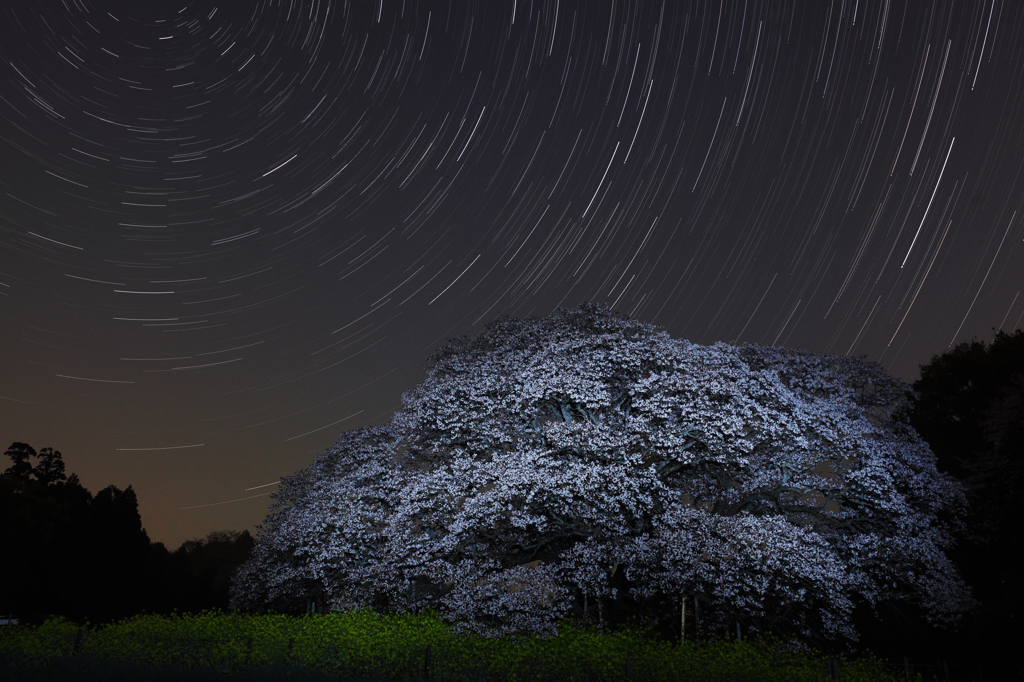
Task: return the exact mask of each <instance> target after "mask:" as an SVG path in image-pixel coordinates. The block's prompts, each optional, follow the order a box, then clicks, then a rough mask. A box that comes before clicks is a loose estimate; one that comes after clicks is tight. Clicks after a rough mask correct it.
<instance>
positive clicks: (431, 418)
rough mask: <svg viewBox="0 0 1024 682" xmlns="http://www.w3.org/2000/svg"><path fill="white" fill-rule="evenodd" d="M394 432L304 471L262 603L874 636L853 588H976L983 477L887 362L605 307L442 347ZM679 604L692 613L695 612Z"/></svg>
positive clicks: (284, 488)
mask: <svg viewBox="0 0 1024 682" xmlns="http://www.w3.org/2000/svg"><path fill="white" fill-rule="evenodd" d="M427 370H428V374H429V376H428V378H427V380H426V381H424V382H423V383H422V384H420V385H419V386H417V387H416V388H415V389H413V390H411V391H409V392H408V393H406V394H405V395H404V396H403V405H404V406H403V409H401V410H400V411H399V412H397V413H396V414H395V416H394V418H393V419H392V421H391V423H390V424H387V425H385V426H377V427H367V428H363V429H356V430H353V431H350V432H348V433H345V434H343V435H342V436H341V438H340V439H339V440H338V442H337V443H336V444H335V445H334V446H333V447H332V448H330V449H328V450H327V451H326V452H325V453H323V454H322V455H320V456H319V457H317V458H316V460H315V461H314V462H313V463H312V465H311V466H310V467H309V468H307V469H306V470H304V471H301V472H298V473H296V474H295V475H293V476H291V477H288V478H286V479H285V480H284V481H283V482H282V485H281V487H280V490H279V492H278V493H277V494H276V497H275V502H274V505H273V506H272V508H271V512H270V514H269V515H268V517H267V518H266V520H265V521H264V524H263V525H262V526H261V527H260V531H259V533H258V537H257V543H256V547H255V549H254V553H253V556H252V558H251V559H250V560H249V561H248V562H247V563H246V564H244V565H243V566H242V567H241V569H240V570H239V572H238V573H237V574H236V577H235V581H234V584H233V587H232V597H233V600H232V604H233V606H234V607H235V608H238V609H266V608H275V609H278V610H297V609H301V608H309V607H310V605H311V604H313V603H317V604H319V605H320V608H329V609H344V610H348V609H352V608H357V607H363V606H372V607H374V608H377V609H391V610H419V609H423V608H434V609H438V610H439V611H440V613H441V614H442V615H443V616H444V617H446V618H447V619H449V620H451V621H453V622H457V623H458V628H460V629H464V630H470V631H475V632H479V633H481V634H485V635H503V634H507V633H521V632H532V633H538V634H553V633H554V631H555V629H556V627H557V623H558V621H559V620H560V619H561V618H563V617H566V616H571V615H575V616H576V617H578V618H584V619H590V620H593V621H603V620H606V619H609V620H612V621H614V620H615V618H616V617H621V616H622V615H625V614H630V613H632V614H637V613H639V614H644V615H648V616H651V617H653V618H658V617H665V616H667V615H668V614H670V613H673V614H678V609H679V601H680V599H681V598H684V597H686V596H687V595H689V596H692V597H694V598H696V599H697V600H698V601H699V603H700V604H701V614H702V619H703V620H704V621H705V624H706V627H712V628H725V627H730V626H731V625H732V624H733V622H734V621H739V622H742V623H743V624H744V625H745V626H746V627H747V628H748V629H753V630H755V631H766V630H773V631H774V632H776V633H789V634H793V635H798V636H801V637H803V638H805V639H809V640H819V641H820V640H850V639H855V638H856V636H857V633H856V631H855V629H854V627H853V625H852V624H851V618H850V616H851V612H852V610H853V608H854V605H855V604H856V603H858V602H864V603H867V604H869V605H872V606H874V605H877V604H879V603H881V602H883V601H891V600H906V601H909V602H913V603H915V604H918V605H920V606H921V607H922V608H923V609H924V610H925V611H926V613H927V614H929V617H930V618H931V619H932V620H933V621H935V622H937V623H945V624H948V623H952V622H955V621H956V619H957V618H958V617H959V615H960V614H961V613H962V612H964V610H965V609H967V608H968V607H969V606H970V605H971V603H972V600H971V597H970V594H969V591H968V590H967V588H966V587H965V585H964V584H963V581H962V580H960V578H959V577H958V575H957V572H956V570H955V568H954V567H953V565H952V564H951V563H950V561H949V560H948V559H947V557H946V554H945V550H946V549H947V548H948V547H949V546H950V545H951V543H952V533H953V531H954V530H955V529H956V528H957V527H958V525H959V517H960V515H961V514H962V512H963V506H964V494H963V490H962V488H961V486H960V485H959V484H958V483H957V482H956V481H955V480H954V479H952V478H951V477H950V476H948V475H944V474H941V473H939V471H938V470H937V469H936V465H935V456H934V455H933V454H932V452H931V451H930V450H929V448H928V446H927V444H926V443H925V442H924V441H923V440H921V438H920V437H919V436H918V435H917V433H916V432H915V431H914V429H913V428H911V427H910V425H909V423H908V412H909V407H910V403H909V400H908V396H909V394H910V388H909V387H908V386H906V385H905V384H903V383H901V382H899V381H898V380H896V379H894V378H893V377H891V376H889V375H887V374H886V373H885V372H884V371H883V370H882V368H881V367H880V366H878V365H877V364H874V363H869V362H866V361H864V360H860V359H855V358H846V357H841V356H826V355H819V354H814V353H810V352H806V351H801V350H795V349H788V348H774V347H771V348H768V347H761V346H753V345H744V346H733V345H729V344H724V343H717V344H715V345H713V346H701V345H697V344H693V343H690V342H688V341H683V340H675V339H672V338H670V337H669V336H668V334H667V333H665V332H664V331H661V330H658V329H656V328H655V327H653V326H651V325H647V324H643V323H640V322H638V321H635V320H631V319H628V318H625V317H623V316H621V315H618V314H616V313H613V312H610V311H608V310H606V309H604V308H602V307H600V306H597V305H585V306H583V307H581V308H579V309H575V310H569V311H566V310H562V309H560V310H558V311H556V312H555V313H554V314H552V315H551V316H549V317H547V318H543V319H536V318H531V319H528V320H515V319H509V318H503V319H500V320H497V321H495V322H492V323H491V324H489V325H488V326H487V329H486V331H485V332H484V333H483V334H481V335H480V336H479V337H476V338H469V337H463V338H460V339H457V340H455V341H454V342H452V343H450V344H449V345H447V346H445V347H443V348H441V349H440V350H438V351H437V352H436V353H434V354H433V355H432V356H431V357H430V358H429V359H428V362H427ZM676 617H678V616H676Z"/></svg>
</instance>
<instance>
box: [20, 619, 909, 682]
mask: <svg viewBox="0 0 1024 682" xmlns="http://www.w3.org/2000/svg"><path fill="white" fill-rule="evenodd" d="M79 631H80V628H79V627H78V626H77V625H75V624H73V623H70V622H68V621H66V620H63V619H54V620H50V621H47V622H46V623H45V624H44V625H42V626H40V627H29V626H21V625H19V626H5V627H2V628H0V660H2V667H0V679H2V680H6V679H9V680H12V682H13V681H17V682H23V681H24V682H28V681H29V680H32V681H33V682H34V681H35V680H54V682H69V681H70V680H75V681H76V682H77V681H78V680H97V682H99V681H100V680H102V681H103V682H116V681H117V680H126V681H127V680H131V681H132V682H136V681H140V680H160V681H167V682H172V681H174V682H181V681H184V680H197V681H198V680H203V681H208V680H216V681H217V682H226V681H228V680H232V681H233V680H246V681H251V682H259V681H264V680H266V681H267V682H269V681H270V680H296V681H299V682H307V681H308V682H323V681H324V680H327V679H332V680H337V679H339V678H341V679H346V680H357V679H376V680H412V679H419V678H422V677H423V675H424V673H425V672H426V673H428V674H429V677H430V678H431V679H434V680H459V681H463V680H465V681H470V680H479V681H480V682H485V681H487V682H490V681H492V680H493V681H496V682H497V681H501V682H533V681H535V680H551V681H554V682H593V681H596V680H616V681H618V680H625V679H626V671H627V665H628V667H629V679H630V680H635V681H643V680H652V681H654V680H658V681H660V680H693V681H698V680H701V681H705V680H707V681H723V682H724V681H726V680H729V681H735V682H740V681H743V682H755V681H756V682H803V681H807V682H810V681H812V680H813V681H814V682H817V681H818V680H825V679H827V675H826V668H825V664H824V662H823V659H824V658H825V656H824V655H823V654H821V653H820V652H817V651H813V650H809V651H803V652H799V653H794V652H792V651H791V650H787V647H785V646H783V644H782V643H781V642H779V641H777V640H773V639H771V638H763V639H761V640H760V641H758V642H736V641H734V640H719V641H714V642H701V643H692V642H687V643H685V644H682V645H680V644H679V643H667V642H663V641H659V640H657V639H655V638H654V637H652V636H651V635H650V632H649V631H646V630H643V629H629V628H622V629H620V630H619V631H618V632H616V633H614V634H600V633H598V632H596V631H594V630H589V629H583V628H580V627H578V626H577V625H575V624H573V623H572V622H570V621H565V622H563V623H562V625H561V626H560V627H559V634H558V636H557V637H552V638H548V639H542V638H539V637H518V638H502V639H485V638H481V637H470V636H462V635H457V634H455V633H452V632H451V631H450V627H449V625H447V624H446V623H444V622H442V621H441V620H439V619H438V618H437V616H436V614H433V613H429V614H420V615H415V614H392V615H381V616H378V615H377V614H375V613H373V612H371V611H357V612H352V613H332V614H328V615H315V616H288V615H280V614H269V615H224V614H220V613H216V612H203V613H200V614H196V615H189V614H185V615H173V616H155V615H141V616H135V617H132V618H129V619H126V620H124V621H121V622H118V623H113V624H109V625H106V626H102V627H98V628H91V627H89V626H88V624H87V625H86V627H84V628H81V633H82V634H81V637H80V638H79ZM76 640H77V651H76ZM428 646H429V647H430V666H429V669H428V670H426V671H425V670H424V665H425V662H426V660H425V659H426V652H427V647H428ZM915 677H916V676H915ZM915 677H912V678H911V679H915ZM841 679H842V680H843V681H844V682H869V681H870V682H876V681H877V682H896V681H897V680H898V681H899V682H905V680H906V678H905V677H904V675H903V671H902V670H900V671H898V672H897V671H895V670H892V668H891V667H890V666H884V665H881V662H880V661H878V660H876V659H873V658H870V657H867V658H861V659H858V660H854V661H843V662H842V664H841ZM916 679H920V678H916Z"/></svg>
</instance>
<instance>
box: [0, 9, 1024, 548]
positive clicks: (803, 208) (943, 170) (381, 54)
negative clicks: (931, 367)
mask: <svg viewBox="0 0 1024 682" xmlns="http://www.w3.org/2000/svg"><path fill="white" fill-rule="evenodd" d="M1022 16H1024V13H1022V10H1021V8H1020V7H1019V6H1018V5H1017V4H1015V3H1012V2H1007V1H1005V0H989V1H988V2H975V3H953V2H935V3H917V2H909V1H900V0H832V1H829V2H813V3H805V2H784V1H766V2H757V1H754V0H743V1H739V0H735V1H732V2H725V1H723V0H694V1H692V2H687V1H678V2H677V1H672V2H669V1H667V0H666V1H664V2H656V1H646V0H645V1H638V0H609V1H605V2H571V1H569V0H550V1H548V0H508V1H505V0H503V1H500V2H497V1H487V2H483V1H480V2H470V1H467V2H440V1H439V2H428V1H425V0H424V1H417V0H373V1H371V2H352V1H349V0H312V1H309V0H267V1H263V2H251V3H235V2H231V3H217V2H203V3H199V2H165V1H157V2H146V3H137V2H110V3H100V2H92V1H90V0H62V1H61V2H56V1H52V0H43V1H41V2H34V3H5V4H4V7H3V9H2V15H0V17H2V18H0V57H2V59H0V149H2V150H3V157H2V158H3V164H2V166H0V316H2V320H3V322H2V330H3V332H2V334H0V344H2V346H0V352H2V360H0V414H2V415H3V418H2V419H0V424H2V427H3V428H2V429H0V436H2V437H4V438H6V440H7V442H11V441H25V442H30V443H33V444H35V445H36V446H37V447H44V446H54V447H56V448H57V449H60V450H62V451H63V452H64V453H65V456H66V459H67V460H68V463H69V469H70V470H71V471H77V472H80V474H81V476H82V480H83V482H84V483H85V484H86V485H87V486H89V487H91V488H94V489H95V488H98V487H103V486H105V485H106V484H108V483H110V482H114V483H117V484H118V485H121V486H124V485H127V484H128V483H132V484H134V486H135V489H136V490H137V491H138V493H139V497H140V500H141V501H142V503H143V506H142V508H141V509H142V513H143V520H144V523H145V525H146V526H147V528H149V529H150V532H151V534H152V535H153V536H154V537H155V538H157V539H164V540H167V541H169V542H178V541H180V540H182V539H185V538H186V537H191V536H197V535H203V534H205V533H206V532H207V531H209V530H210V529H212V528H215V527H236V528H237V527H244V526H249V525H251V524H253V523H255V522H258V521H259V519H260V518H261V517H262V515H263V513H264V512H265V510H266V505H267V501H268V498H267V497H266V496H265V495H266V493H267V492H268V491H269V490H273V487H272V486H270V487H258V486H265V485H266V484H268V483H270V482H272V481H275V480H277V477H278V476H280V475H285V474H289V473H291V472H293V471H295V470H296V469H299V468H302V467H304V466H305V465H306V464H307V463H308V461H309V459H310V457H311V456H312V455H313V454H315V453H317V452H318V451H320V450H322V449H323V448H324V447H325V446H327V445H329V444H330V443H332V442H333V441H334V440H335V438H336V437H337V434H338V433H339V432H341V431H344V430H348V429H351V428H355V427H357V426H361V425H365V424H372V423H382V422H384V421H387V420H388V419H389V418H390V416H391V414H392V412H393V411H394V410H395V409H396V408H398V407H399V406H400V395H401V393H402V391H404V390H408V389H410V388H412V387H413V386H414V385H415V384H417V383H418V382H419V381H421V380H422V379H423V378H424V376H425V374H424V371H423V369H422V363H423V360H424V358H425V357H426V356H427V355H428V354H429V353H430V352H431V351H432V350H434V349H435V348H437V347H438V346H439V345H440V344H442V343H444V342H445V340H446V339H448V338H450V337H454V336H459V335H464V334H476V333H479V332H480V331H481V330H482V328H483V326H484V325H485V324H486V323H487V322H489V321H490V320H492V319H494V318H497V317H499V316H502V315H512V316H515V317H526V316H529V315H537V316H542V315H547V314H549V313H550V312H552V311H553V310H554V309H555V308H557V307H574V306H576V305H578V304H580V303H582V302H585V301H600V302H603V303H605V304H606V305H609V306H611V307H613V308H614V309H616V310H618V311H620V312H623V313H625V314H627V315H630V316H632V317H635V318H638V319H640V320H643V321H645V322H651V323H654V324H657V325H660V326H662V327H665V328H666V329H667V330H668V331H669V332H670V333H671V334H672V335H673V336H674V337H677V338H687V339H690V340H691V341H694V342H697V343H713V342H715V341H726V342H730V343H760V344H765V345H785V346H795V347H801V348H807V349H810V350H814V351H819V352H829V353H836V354H845V355H866V356H867V357H868V358H869V359H871V360H876V361H878V362H880V363H881V364H882V365H883V366H884V367H886V368H887V369H888V370H889V371H890V372H892V373H893V374H896V375H897V376H900V377H901V378H903V379H904V380H907V381H912V380H913V379H915V378H916V376H917V366H918V364H920V363H924V362H927V360H928V359H929V358H930V357H931V356H932V355H934V354H936V353H940V352H942V351H944V350H946V349H947V348H948V347H949V346H950V345H951V344H954V343H957V342H960V341H964V340H970V339H971V338H972V337H979V338H981V339H988V338H990V337H991V331H992V329H993V328H996V329H1003V330H1005V331H1012V330H1013V329H1015V328H1017V327H1018V326H1019V325H1020V322H1021V317H1022V315H1024V299H1022V297H1020V295H1019V294H1020V290H1021V289H1024V286H1022V277H1021V274H1020V273H1021V272H1024V263H1022V250H1021V247H1022V243H1021V242H1022V238H1024V231H1022V230H1021V227H1020V224H1021V219H1022V216H1021V213H1022V211H1024V206H1022V197H1024V193H1022V191H1021V189H1022V181H1021V177H1020V174H1021V163H1022V158H1024V156H1022V154H1021V151H1020V150H1021V149H1022V142H1024V126H1021V124H1020V121H1021V120H1024V112H1022V111H1021V94H1022V89H1021V73H1022V68H1024V55H1022V51H1021V50H1022V48H1021V45H1020V42H1019V41H1017V40H1015V37H1016V36H1018V35H1020V34H1021V32H1022V31H1024V27H1022V25H1021V20H1022ZM183 507H187V509H183Z"/></svg>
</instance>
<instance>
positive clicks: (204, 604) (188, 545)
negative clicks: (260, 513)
mask: <svg viewBox="0 0 1024 682" xmlns="http://www.w3.org/2000/svg"><path fill="white" fill-rule="evenodd" d="M253 544H254V540H253V537H252V535H251V534H250V533H249V531H247V530H243V531H241V532H235V531H227V530H222V531H213V532H212V533H210V534H209V535H207V536H206V537H205V538H201V539H198V540H187V541H185V542H183V543H182V545H181V546H180V547H178V549H176V550H175V551H174V552H173V554H171V556H170V560H171V564H172V565H173V566H174V568H175V571H174V575H175V577H176V578H177V580H178V584H177V585H176V588H177V589H176V596H177V599H176V602H175V603H176V607H177V608H178V610H179V611H191V612H197V611H202V610H204V609H220V610H222V611H227V610H228V605H229V604H228V603H229V594H228V589H229V587H230V585H231V577H232V575H233V574H234V572H235V570H236V569H237V568H238V567H239V566H240V565H241V564H242V563H243V562H244V561H245V560H246V559H248V558H249V555H250V554H251V553H252V548H253Z"/></svg>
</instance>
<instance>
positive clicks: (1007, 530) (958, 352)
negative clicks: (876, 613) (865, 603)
mask: <svg viewBox="0 0 1024 682" xmlns="http://www.w3.org/2000/svg"><path fill="white" fill-rule="evenodd" d="M913 388H914V390H915V392H916V394H917V395H916V397H915V398H914V399H913V411H912V412H911V414H910V423H911V425H912V426H913V427H914V429H915V430H916V431H917V432H918V433H919V434H921V436H922V437H923V438H924V439H925V440H926V441H927V442H928V443H929V445H930V447H931V449H932V451H933V452H934V453H935V455H936V457H937V459H938V464H939V467H940V468H941V469H944V470H945V471H947V472H949V473H952V474H953V475H955V476H956V477H957V478H959V479H961V481H962V482H963V484H964V489H965V492H966V495H967V500H968V510H967V515H966V518H965V527H964V529H963V530H962V531H961V532H959V533H958V534H957V535H958V543H957V545H956V546H955V547H954V548H953V549H952V550H951V551H950V558H951V559H952V560H953V561H954V563H956V564H957V566H958V567H959V568H960V570H961V574H962V575H963V577H964V580H965V581H966V582H967V584H968V585H970V586H971V587H972V588H973V590H974V595H975V597H976V598H977V599H978V601H979V606H978V608H977V609H976V610H975V611H974V613H972V614H971V615H970V616H968V617H967V618H966V619H965V621H964V624H963V626H962V627H961V629H960V632H959V633H957V634H956V635H955V636H942V635H938V636H936V635H933V634H926V633H924V632H923V630H922V629H921V627H920V623H921V620H920V618H919V617H918V616H917V614H915V613H914V612H913V611H912V610H906V609H902V610H901V609H894V610H892V611H890V613H889V614H888V617H887V618H886V621H885V623H883V624H882V625H881V626H880V627H879V628H876V629H875V630H874V631H873V633H874V638H873V639H872V640H871V641H870V643H871V644H872V645H873V646H874V647H875V649H876V651H879V652H880V653H888V654H899V653H900V648H902V650H903V651H908V650H910V651H911V652H916V655H918V656H919V657H920V656H925V657H931V658H932V660H935V659H936V658H939V657H942V658H945V659H947V660H948V659H950V658H953V657H956V656H958V657H959V658H960V659H961V661H962V662H965V663H966V662H971V663H977V662H979V661H982V660H984V661H987V662H989V663H990V664H992V663H994V662H997V661H1002V662H1004V663H1007V664H1010V665H1017V666H1019V661H1015V660H1013V659H1012V658H1010V656H1011V655H1012V653H1013V652H1014V651H1015V650H1016V647H1017V646H1019V642H1020V640H1021V638H1022V637H1024V631H1022V628H1021V626H1020V622H1021V621H1022V620H1024V598H1022V596H1024V595H1022V591H1021V587H1022V586H1021V581H1020V579H1019V573H1020V568H1019V566H1020V564H1019V556H1020V553H1021V537H1022V533H1021V530H1020V514H1019V506H1020V496H1021V483H1022V480H1024V476H1022V473H1024V331H1020V330H1017V331H1015V332H1014V333H1012V334H1007V333H1004V332H1001V331H999V332H996V334H995V336H994V338H993V340H992V342H991V343H990V344H988V345H987V346H986V344H985V343H982V342H980V341H977V340H974V341H971V342H965V343H961V344H958V345H957V346H955V347H954V348H952V349H951V350H949V351H947V352H945V353H943V354H941V355H937V356H935V357H933V358H932V359H931V360H930V361H929V362H928V363H927V364H925V365H921V377H920V379H918V380H917V381H915V382H914V384H913ZM886 647H890V648H889V649H888V650H887V649H886ZM911 655H914V654H911Z"/></svg>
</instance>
